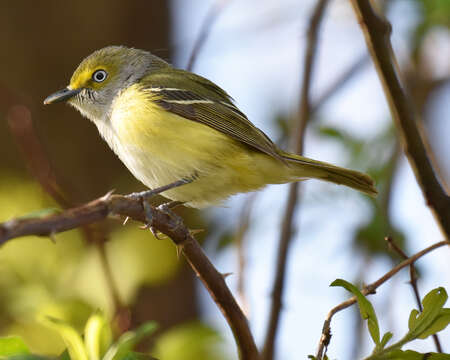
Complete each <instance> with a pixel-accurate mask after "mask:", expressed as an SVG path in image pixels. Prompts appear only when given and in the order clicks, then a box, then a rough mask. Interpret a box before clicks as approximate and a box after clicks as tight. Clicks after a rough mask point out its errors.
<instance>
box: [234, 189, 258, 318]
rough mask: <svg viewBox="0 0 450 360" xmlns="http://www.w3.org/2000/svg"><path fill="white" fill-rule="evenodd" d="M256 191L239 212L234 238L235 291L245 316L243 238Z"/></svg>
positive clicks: (247, 304) (246, 312) (247, 308)
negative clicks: (236, 259) (235, 251)
mask: <svg viewBox="0 0 450 360" xmlns="http://www.w3.org/2000/svg"><path fill="white" fill-rule="evenodd" d="M257 194H258V193H257V192H254V193H253V194H251V195H250V196H249V197H248V198H247V200H246V201H245V203H244V205H243V206H242V210H241V214H240V216H239V220H240V221H239V225H238V227H237V231H236V235H235V237H234V238H235V240H234V242H235V243H236V247H237V252H238V271H237V286H236V291H237V294H238V297H239V300H240V301H241V304H242V308H243V310H244V313H245V315H246V316H248V315H249V312H250V308H249V303H248V300H247V296H246V295H245V267H246V258H245V248H244V238H245V235H246V234H247V231H248V229H249V226H250V214H251V211H252V209H253V205H254V203H255V200H256V197H257Z"/></svg>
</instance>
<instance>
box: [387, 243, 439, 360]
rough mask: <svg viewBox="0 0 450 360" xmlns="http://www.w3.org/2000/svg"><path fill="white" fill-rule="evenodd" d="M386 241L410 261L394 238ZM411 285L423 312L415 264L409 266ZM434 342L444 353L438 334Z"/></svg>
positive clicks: (434, 335)
mask: <svg viewBox="0 0 450 360" xmlns="http://www.w3.org/2000/svg"><path fill="white" fill-rule="evenodd" d="M384 240H386V241H387V243H388V246H389V248H391V249H392V250H394V251H395V252H396V253H397V254H399V255H400V257H401V258H403V259H404V260H406V259H408V255H406V254H405V252H404V251H403V250H402V249H400V248H399V247H398V245H397V244H396V243H395V241H394V240H393V239H392V237H390V236H388V237H386V238H385V239H384ZM409 279H410V280H409V283H410V284H411V287H412V289H413V292H414V297H415V298H416V303H417V307H418V308H419V311H420V312H422V310H423V308H422V302H421V301H420V298H421V297H420V293H419V288H418V286H417V272H416V268H415V266H414V263H411V264H409ZM433 341H434V345H435V346H436V350H437V352H440V353H441V352H442V346H441V342H440V341H439V337H438V335H437V334H433Z"/></svg>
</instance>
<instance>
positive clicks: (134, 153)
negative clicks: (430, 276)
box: [44, 46, 377, 208]
mask: <svg viewBox="0 0 450 360" xmlns="http://www.w3.org/2000/svg"><path fill="white" fill-rule="evenodd" d="M60 101H67V102H68V103H69V104H70V105H72V106H73V107H75V108H76V109H78V110H79V111H80V113H81V114H82V115H84V116H85V117H87V118H88V119H90V120H91V121H93V122H94V124H95V125H96V126H97V128H98V131H99V132H100V135H101V136H102V137H103V139H104V140H105V141H106V142H107V143H108V145H109V146H110V147H111V149H112V150H113V151H114V152H115V153H116V154H117V156H118V157H119V158H120V160H122V162H123V163H124V164H125V165H126V167H127V168H128V169H129V170H130V171H131V173H132V174H133V175H134V176H135V177H136V178H137V179H138V180H140V181H141V182H142V183H144V185H146V186H147V187H149V188H150V189H155V188H159V189H162V190H164V189H166V190H165V191H164V192H163V195H164V196H165V197H167V198H168V199H170V200H172V201H174V202H177V203H183V204H184V205H186V206H190V207H194V208H203V207H207V206H211V205H215V204H220V203H221V202H222V201H223V200H225V199H226V198H228V197H229V196H231V195H233V194H237V193H243V192H248V191H254V190H258V189H260V188H262V187H264V186H265V185H267V184H283V183H289V182H295V181H300V180H304V179H321V180H325V181H329V182H332V183H335V184H340V185H345V186H348V187H351V188H353V189H356V190H359V191H361V192H363V193H365V194H368V195H370V196H375V195H376V194H377V190H376V189H375V187H374V182H373V180H372V179H371V178H370V177H369V176H368V175H366V174H363V173H361V172H358V171H354V170H348V169H344V168H341V167H338V166H334V165H331V164H328V163H325V162H321V161H317V160H312V159H309V158H306V157H303V156H299V155H296V154H292V153H289V152H286V151H283V150H281V149H280V148H278V147H277V146H276V145H275V144H274V143H273V142H272V141H271V140H270V138H269V137H268V136H267V135H266V134H264V133H263V132H262V131H261V130H259V129H258V128H257V127H256V126H254V125H253V124H252V123H251V122H250V121H249V120H248V119H247V117H246V116H245V115H244V114H243V113H242V112H241V111H240V110H239V109H238V108H237V107H236V105H234V103H233V100H232V98H231V97H230V96H229V95H228V94H227V93H226V92H225V91H224V90H222V89H221V88H220V87H219V86H217V85H216V84H214V83H213V82H211V81H209V80H207V79H205V78H203V77H201V76H199V75H196V74H193V73H191V72H188V71H184V70H179V69H175V68H173V67H172V66H171V65H169V64H168V63H167V62H165V61H164V60H162V59H161V58H159V57H157V56H155V55H152V54H151V53H150V52H148V51H144V50H139V49H134V48H127V47H124V46H109V47H105V48H103V49H100V50H97V51H95V52H94V53H92V54H91V55H89V56H88V57H87V58H85V59H84V60H83V61H82V62H81V64H80V65H79V66H78V68H77V69H76V70H75V72H74V73H73V75H72V78H71V80H70V84H69V85H68V86H67V88H65V89H63V90H60V91H58V92H56V93H54V94H52V95H50V96H49V97H47V98H46V99H45V101H44V104H51V103H56V102H60Z"/></svg>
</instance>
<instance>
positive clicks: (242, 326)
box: [0, 194, 258, 360]
mask: <svg viewBox="0 0 450 360" xmlns="http://www.w3.org/2000/svg"><path fill="white" fill-rule="evenodd" d="M150 209H151V212H152V214H151V215H152V225H153V227H154V228H155V229H156V230H158V231H160V232H162V233H163V234H165V235H167V236H168V237H170V238H171V239H172V241H173V242H174V243H175V244H176V245H177V247H178V248H179V250H180V251H181V252H182V253H183V255H184V256H185V258H186V260H187V261H188V262H189V264H190V265H191V267H192V268H193V270H194V271H195V272H196V274H197V275H198V276H199V278H200V280H201V281H202V282H203V284H204V285H205V287H206V289H207V290H208V292H209V293H210V295H211V297H212V298H213V300H214V301H215V302H216V304H217V306H218V307H219V308H220V310H221V311H222V313H223V315H224V316H225V319H226V320H227V322H228V324H229V326H230V328H231V330H232V332H233V335H234V338H235V340H236V343H237V346H238V350H239V354H240V359H241V360H257V359H258V351H257V348H256V345H255V342H254V340H253V336H252V334H251V332H250V329H249V326H248V323H247V319H246V317H245V316H244V314H243V313H242V311H241V309H240V308H239V305H238V304H237V303H236V300H235V299H234V297H233V295H232V293H231V291H230V290H229V288H228V286H227V285H226V283H225V280H224V278H223V276H222V274H220V273H219V272H218V271H217V270H216V268H215V267H214V265H213V264H212V263H211V262H210V261H209V259H208V257H207V256H206V255H205V253H204V252H203V250H202V248H201V247H200V245H199V244H198V242H197V241H196V240H195V238H194V237H193V236H192V234H191V232H190V231H189V229H188V228H187V227H186V226H185V225H184V224H182V223H180V221H181V220H180V219H178V218H173V217H170V216H169V215H168V214H166V213H165V212H163V211H160V210H158V209H155V208H153V207H151V208H150ZM108 216H127V217H130V218H132V219H134V220H137V221H140V222H145V214H144V210H143V207H142V202H141V201H140V200H136V199H131V198H128V197H124V196H120V195H110V194H108V195H106V196H104V197H102V198H100V199H97V200H94V201H92V202H90V203H88V204H85V205H82V206H79V207H76V208H72V209H68V210H65V211H63V212H61V213H60V214H57V215H52V216H47V217H42V218H26V219H14V220H10V221H7V222H5V223H2V224H0V245H2V244H4V243H5V242H6V241H8V240H10V239H13V238H17V237H20V236H26V235H39V236H50V235H54V234H57V233H59V232H63V231H67V230H70V229H74V228H77V227H80V226H86V225H88V224H92V223H94V222H97V221H100V220H103V219H106V218H107V217H108Z"/></svg>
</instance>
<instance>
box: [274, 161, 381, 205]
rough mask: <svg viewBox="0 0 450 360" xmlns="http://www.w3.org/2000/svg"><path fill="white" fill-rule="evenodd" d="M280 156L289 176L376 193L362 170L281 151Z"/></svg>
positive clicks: (369, 179) (372, 182)
mask: <svg viewBox="0 0 450 360" xmlns="http://www.w3.org/2000/svg"><path fill="white" fill-rule="evenodd" d="M282 156H283V158H284V159H285V160H286V161H287V163H288V166H289V167H290V168H291V171H290V173H291V176H293V177H294V178H297V179H299V180H300V179H321V180H325V181H329V182H332V183H335V184H339V185H345V186H348V187H351V188H353V189H356V190H359V191H361V192H363V193H365V194H367V195H370V196H376V195H377V194H378V191H377V189H376V188H375V184H374V181H373V180H372V178H371V177H370V176H369V175H366V174H364V173H362V172H359V171H355V170H349V169H344V168H341V167H338V166H334V165H331V164H328V163H325V162H321V161H317V160H312V159H308V158H306V157H303V156H300V155H295V154H291V153H283V154H282Z"/></svg>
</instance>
